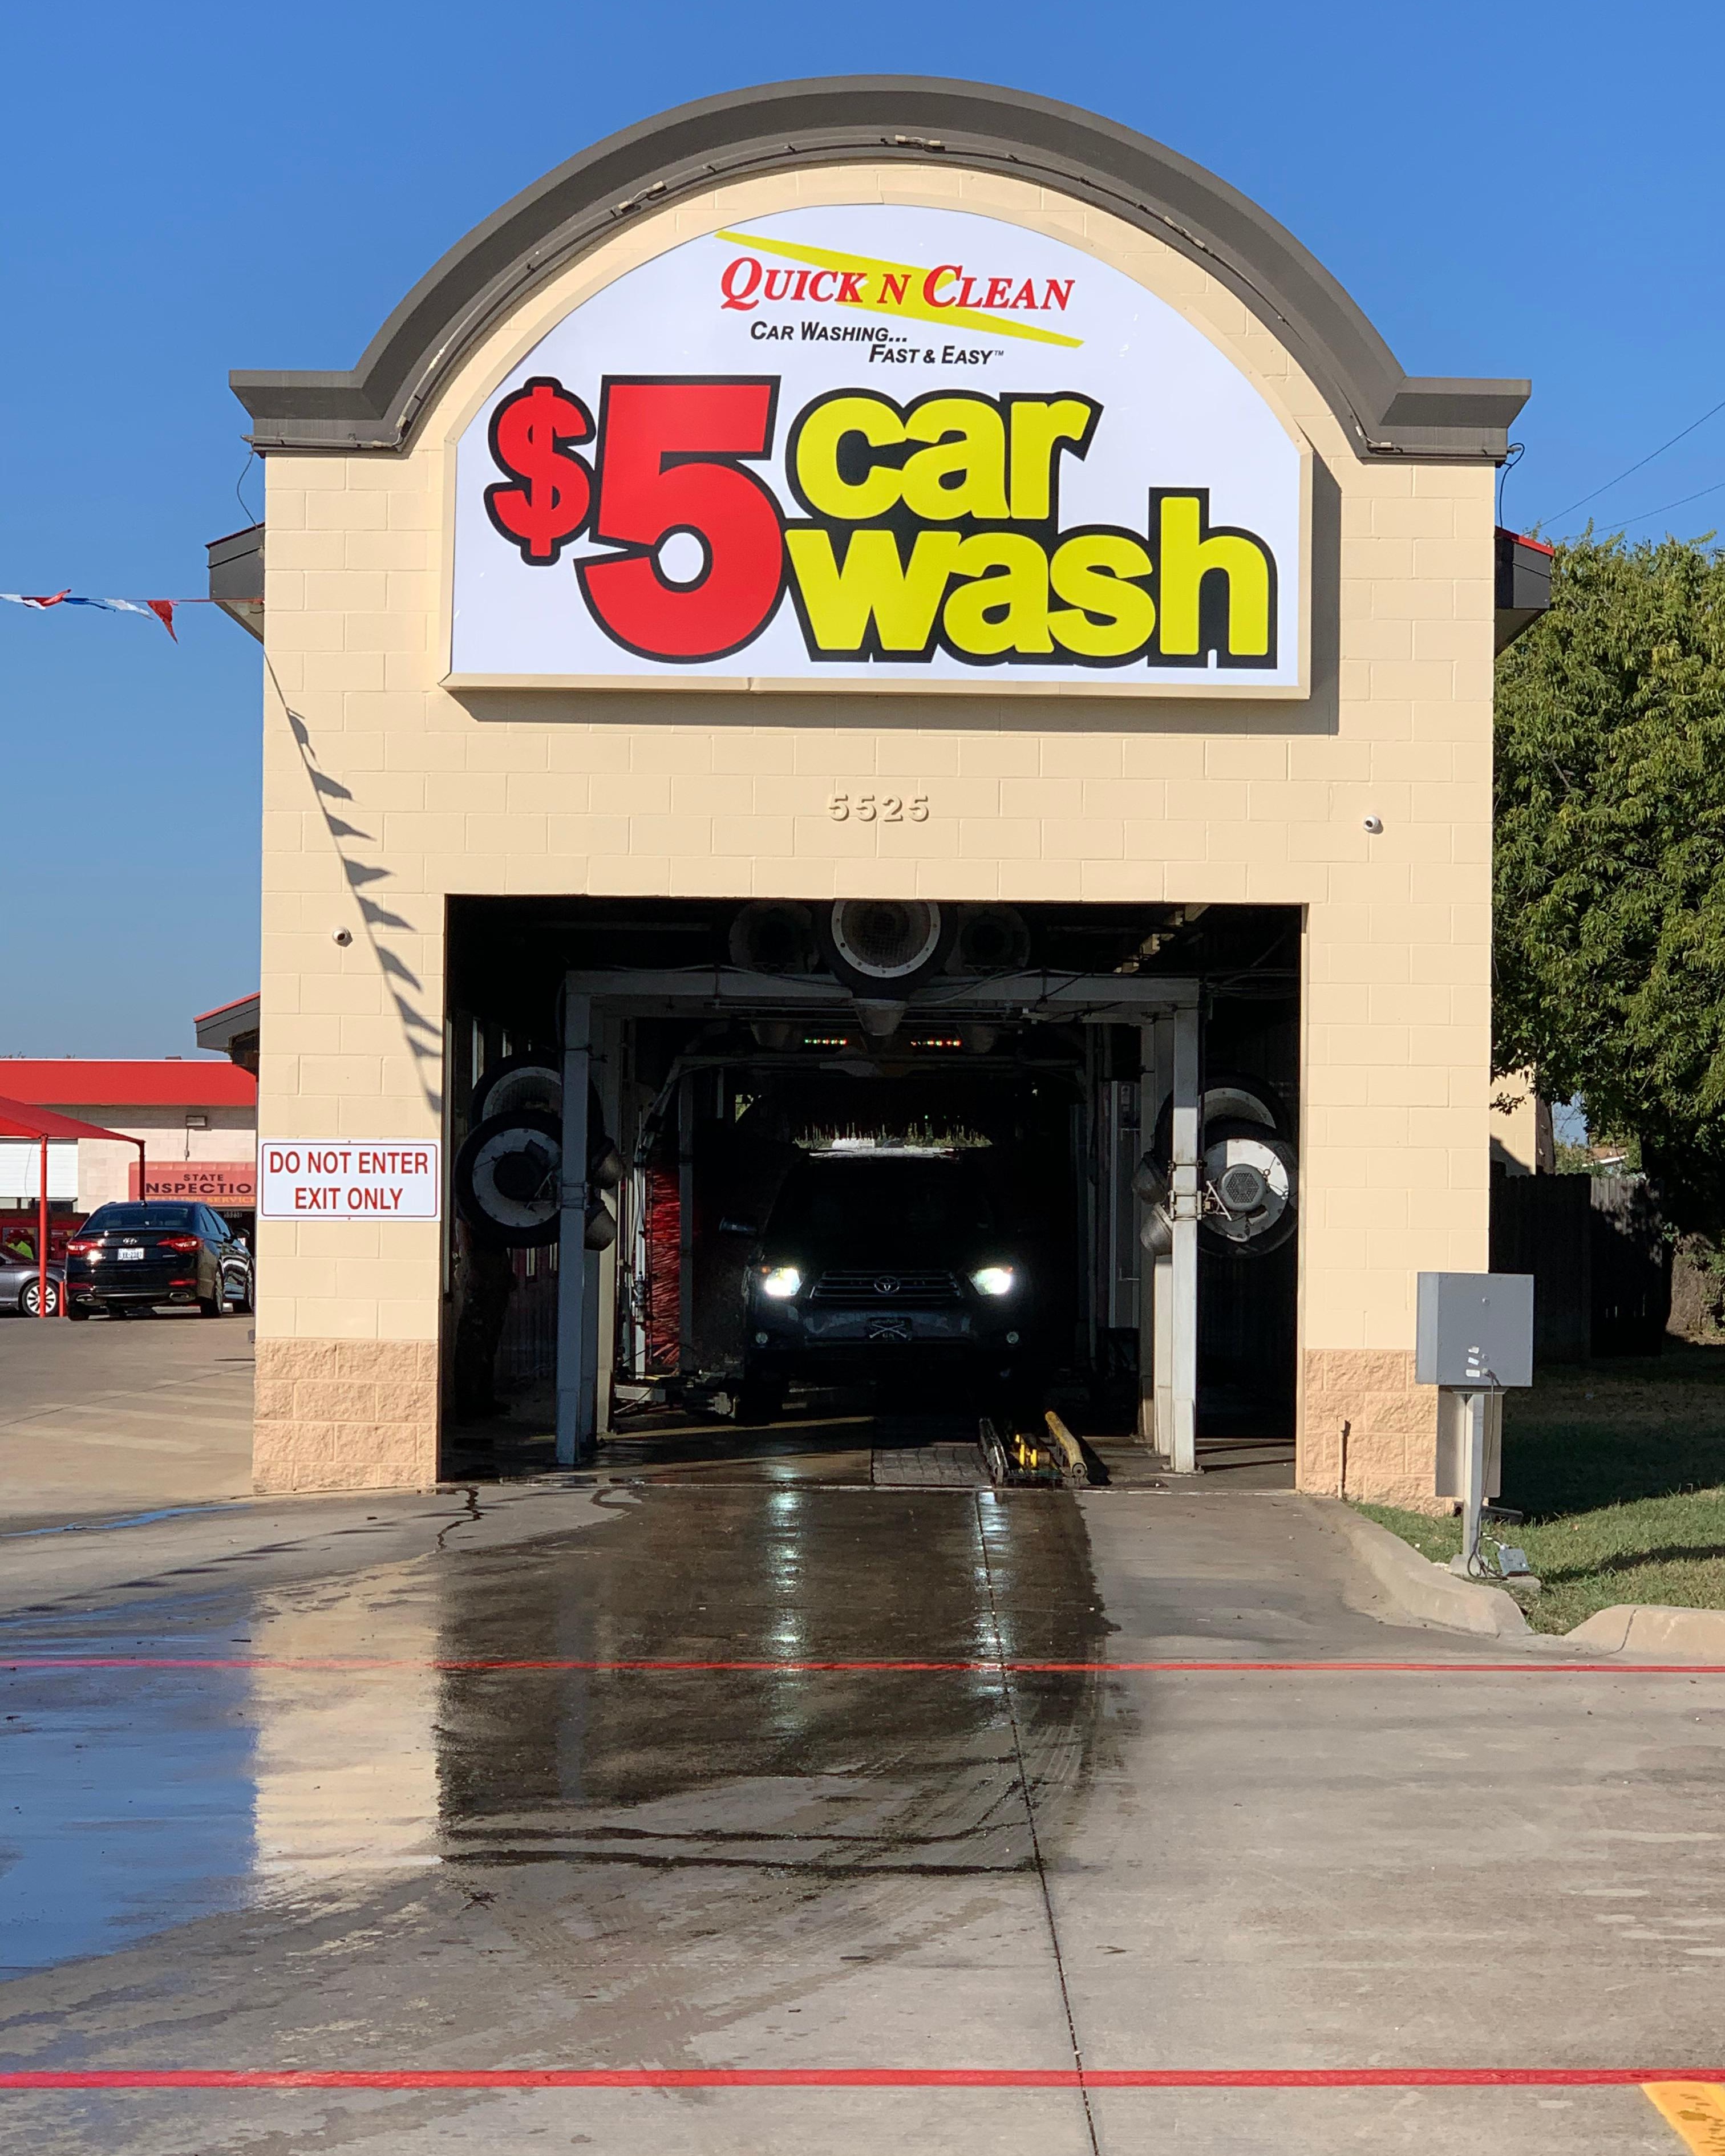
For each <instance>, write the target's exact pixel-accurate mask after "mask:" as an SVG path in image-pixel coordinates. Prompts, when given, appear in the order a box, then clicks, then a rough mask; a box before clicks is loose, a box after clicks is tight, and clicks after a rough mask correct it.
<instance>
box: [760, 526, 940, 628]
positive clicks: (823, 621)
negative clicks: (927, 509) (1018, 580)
mask: <svg viewBox="0 0 1725 2156" xmlns="http://www.w3.org/2000/svg"><path fill="white" fill-rule="evenodd" d="M784 536H785V546H786V548H787V550H788V552H789V555H790V559H791V572H792V576H793V579H794V584H795V595H796V598H797V601H798V613H800V614H801V615H802V617H803V625H804V629H805V630H806V632H807V634H808V635H809V639H810V640H811V642H812V644H813V647H814V650H815V651H817V652H824V653H844V654H846V655H851V654H860V653H861V652H863V651H865V650H866V649H874V650H877V651H879V652H880V654H882V655H883V656H886V655H889V654H892V655H902V654H906V653H913V654H916V655H918V656H921V655H922V654H923V653H925V652H927V650H928V649H930V647H931V646H932V643H933V640H934V625H935V619H936V617H937V614H938V613H939V612H940V604H941V601H942V598H944V597H945V596H946V589H947V583H948V581H949V580H950V578H951V577H952V572H953V569H954V567H955V566H956V564H957V558H958V554H959V552H960V549H961V547H963V546H965V545H968V544H970V543H972V542H968V541H961V539H960V538H959V536H958V534H957V532H956V531H919V532H918V533H917V535H916V542H915V544H914V545H913V546H912V547H911V557H910V560H909V562H908V563H906V561H905V560H904V558H903V557H902V556H901V553H900V552H899V545H898V541H897V539H896V537H895V536H893V534H892V533H891V531H883V530H881V529H880V528H879V527H874V528H870V529H869V530H867V531H853V532H851V533H850V536H849V537H848V538H847V539H846V541H845V558H844V561H843V562H842V563H841V562H839V560H838V558H837V556H836V552H835V549H834V538H833V534H832V533H831V532H830V531H822V530H821V529H820V528H819V526H809V525H797V524H793V525H790V526H787V528H786V531H785V535H784Z"/></svg>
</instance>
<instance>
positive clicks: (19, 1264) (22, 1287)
mask: <svg viewBox="0 0 1725 2156" xmlns="http://www.w3.org/2000/svg"><path fill="white" fill-rule="evenodd" d="M65 1271H66V1269H65V1267H64V1265H62V1264H61V1263H60V1261H59V1259H58V1258H50V1259H49V1261H48V1314H49V1317H59V1314H60V1295H61V1292H62V1291H61V1286H60V1283H61V1281H63V1280H64V1278H65ZM41 1292H42V1274H41V1271H40V1269H39V1267H38V1265H37V1263H36V1260H34V1259H33V1258H32V1257H27V1256H23V1255H20V1254H19V1253H18V1252H17V1251H15V1250H0V1310H17V1311H21V1312H23V1315H24V1316H25V1317H34V1316H35V1315H36V1305H37V1300H38V1297H39V1296H40V1294H41Z"/></svg>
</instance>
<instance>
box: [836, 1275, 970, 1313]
mask: <svg viewBox="0 0 1725 2156" xmlns="http://www.w3.org/2000/svg"><path fill="white" fill-rule="evenodd" d="M957 1300H958V1276H957V1274H956V1273H938V1272H914V1273H907V1272H896V1271H894V1270H892V1268H891V1267H890V1266H886V1265H881V1266H878V1267H875V1268H872V1269H871V1270H868V1271H866V1272H831V1273H823V1274H822V1275H821V1276H820V1278H819V1280H818V1281H816V1282H815V1283H814V1287H813V1288H812V1289H811V1290H810V1291H809V1301H810V1302H814V1303H819V1304H820V1305H821V1306H823V1307H824V1309H827V1310H943V1309H945V1308H946V1307H947V1305H948V1304H950V1303H954V1302H957Z"/></svg>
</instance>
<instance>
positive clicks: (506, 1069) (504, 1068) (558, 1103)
mask: <svg viewBox="0 0 1725 2156" xmlns="http://www.w3.org/2000/svg"><path fill="white" fill-rule="evenodd" d="M521 1109H531V1110H533V1111H536V1112H537V1113H539V1114H541V1115H546V1116H558V1115H561V1114H562V1109H563V1077H562V1071H560V1070H558V1068H557V1061H556V1059H555V1058H554V1057H552V1056H550V1055H546V1054H544V1053H543V1052H542V1051H539V1052H536V1053H532V1054H529V1055H506V1056H505V1057H504V1059H503V1060H502V1061H501V1063H494V1064H493V1065H491V1066H490V1070H487V1071H485V1073H484V1075H482V1076H481V1077H480V1081H479V1083H478V1085H477V1086H475V1088H474V1090H473V1108H472V1116H473V1120H474V1122H475V1123H476V1124H477V1123H482V1122H485V1119H486V1118H487V1117H488V1116H506V1115H511V1114H513V1113H514V1112H516V1111H518V1110H521Z"/></svg>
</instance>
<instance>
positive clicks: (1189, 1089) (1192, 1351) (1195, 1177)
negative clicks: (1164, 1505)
mask: <svg viewBox="0 0 1725 2156" xmlns="http://www.w3.org/2000/svg"><path fill="white" fill-rule="evenodd" d="M1199 1024H1200V1020H1199V1011H1198V1007H1197V1005H1196V1004H1183V1005H1182V1006H1181V1007H1180V1009H1178V1010H1177V1011H1176V1012H1175V1013H1174V1019H1173V1066H1174V1068H1173V1096H1174V1109H1173V1176H1172V1178H1171V1179H1172V1182H1173V1211H1174V1247H1173V1252H1172V1253H1171V1255H1170V1260H1169V1292H1168V1302H1169V1305H1170V1308H1169V1312H1168V1316H1169V1327H1168V1330H1169V1332H1170V1334H1171V1336H1172V1337H1171V1338H1170V1340H1169V1343H1168V1350H1169V1352H1168V1362H1169V1375H1170V1378H1171V1382H1172V1388H1173V1399H1172V1402H1171V1407H1172V1414H1171V1415H1170V1418H1169V1420H1170V1425H1171V1427H1170V1429H1169V1431H1168V1436H1167V1439H1166V1440H1165V1447H1166V1450H1167V1452H1168V1460H1169V1464H1170V1465H1171V1466H1173V1470H1174V1472H1175V1473H1176V1474H1178V1475H1192V1474H1195V1473H1196V1472H1197V1470H1198V1219H1199V1205H1200V1199H1199V1157H1200V1149H1201V1147H1202V1146H1203V1142H1204V1133H1203V1131H1202V1129H1201V1127H1200V1126H1201V1124H1202V1122H1203V1114H1204V1103H1203V1096H1202V1092H1201V1090H1200V1079H1199Z"/></svg>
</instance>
